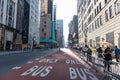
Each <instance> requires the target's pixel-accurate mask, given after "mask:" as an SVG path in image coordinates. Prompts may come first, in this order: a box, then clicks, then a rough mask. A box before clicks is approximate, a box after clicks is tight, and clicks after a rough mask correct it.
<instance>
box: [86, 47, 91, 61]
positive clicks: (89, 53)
mask: <svg viewBox="0 0 120 80" xmlns="http://www.w3.org/2000/svg"><path fill="white" fill-rule="evenodd" d="M91 55H92V50H91V49H90V48H89V47H88V50H87V61H90V62H91V61H92V56H91Z"/></svg>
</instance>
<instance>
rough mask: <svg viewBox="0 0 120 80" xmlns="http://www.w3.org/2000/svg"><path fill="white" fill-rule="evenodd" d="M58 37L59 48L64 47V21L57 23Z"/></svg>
mask: <svg viewBox="0 0 120 80" xmlns="http://www.w3.org/2000/svg"><path fill="white" fill-rule="evenodd" d="M56 35H57V36H56V38H57V40H56V41H57V42H58V45H59V47H64V35H63V20H57V21H56Z"/></svg>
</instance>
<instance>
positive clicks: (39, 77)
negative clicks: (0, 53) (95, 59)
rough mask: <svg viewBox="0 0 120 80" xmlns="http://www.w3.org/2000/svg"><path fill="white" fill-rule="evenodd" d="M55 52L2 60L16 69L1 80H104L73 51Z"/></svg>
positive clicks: (30, 54) (62, 50) (0, 78)
mask: <svg viewBox="0 0 120 80" xmlns="http://www.w3.org/2000/svg"><path fill="white" fill-rule="evenodd" d="M55 51H56V50H53V51H50V50H48V51H43V52H42V51H41V52H40V53H41V54H37V53H39V52H37V51H36V52H34V53H25V54H24V53H23V54H24V56H23V55H22V54H14V55H16V56H14V57H16V58H14V59H11V60H12V61H11V60H8V59H7V61H8V62H7V61H3V59H2V61H3V62H6V64H5V63H3V65H4V66H6V65H8V66H9V65H13V66H14V68H13V69H12V70H11V71H10V70H9V71H8V73H5V74H4V75H2V76H1V77H0V80H102V77H103V75H102V74H100V73H98V72H96V71H95V70H94V69H93V68H92V67H90V66H89V65H88V64H87V63H85V62H84V61H83V60H82V59H80V58H79V57H78V56H76V55H75V54H74V53H73V52H72V51H71V50H69V49H61V51H56V52H55ZM45 55H47V56H45ZM17 56H19V58H18V57H17ZM42 56H44V57H42ZM6 58H7V56H6ZM9 58H10V57H9ZM11 58H13V55H11ZM4 59H5V58H4ZM2 61H1V62H2ZM1 62H0V63H1ZM26 62H27V63H26ZM7 63H8V64H7ZM1 64H2V63H1ZM15 64H16V65H15ZM4 66H1V68H2V70H3V69H4V70H5V68H3V67H4ZM13 66H12V67H13ZM15 66H16V67H15ZM12 67H11V68H12ZM6 69H9V68H7V67H6Z"/></svg>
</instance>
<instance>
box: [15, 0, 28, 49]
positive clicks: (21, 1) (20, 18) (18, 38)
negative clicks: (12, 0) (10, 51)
mask: <svg viewBox="0 0 120 80" xmlns="http://www.w3.org/2000/svg"><path fill="white" fill-rule="evenodd" d="M25 5H26V4H25V0H18V3H17V17H16V30H15V45H14V46H15V49H18V50H19V49H22V27H23V25H24V24H23V22H24V20H25V18H24V9H25ZM23 42H24V41H23Z"/></svg>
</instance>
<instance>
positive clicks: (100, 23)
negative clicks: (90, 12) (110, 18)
mask: <svg viewBox="0 0 120 80" xmlns="http://www.w3.org/2000/svg"><path fill="white" fill-rule="evenodd" d="M100 25H102V15H100Z"/></svg>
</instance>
